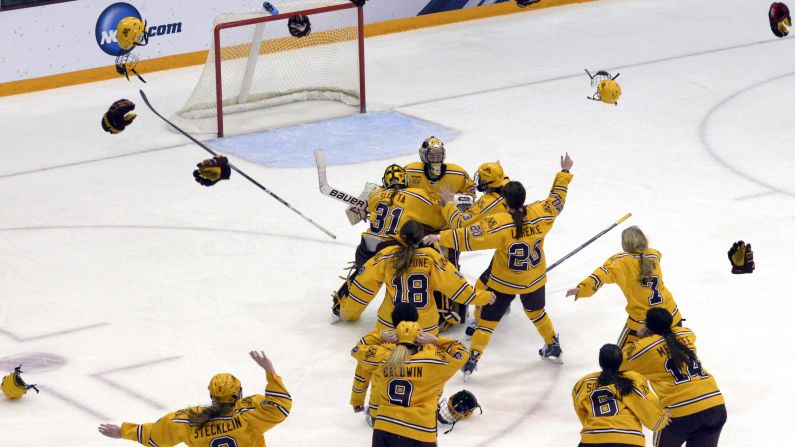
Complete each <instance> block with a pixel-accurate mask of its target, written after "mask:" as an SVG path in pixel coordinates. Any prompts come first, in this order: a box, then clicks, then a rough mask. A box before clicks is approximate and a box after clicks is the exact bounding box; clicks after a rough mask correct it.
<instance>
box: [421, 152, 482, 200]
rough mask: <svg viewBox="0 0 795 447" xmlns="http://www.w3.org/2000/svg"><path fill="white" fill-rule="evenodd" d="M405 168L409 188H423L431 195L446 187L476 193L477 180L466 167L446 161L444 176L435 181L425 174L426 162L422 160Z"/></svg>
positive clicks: (463, 192) (469, 193)
mask: <svg viewBox="0 0 795 447" xmlns="http://www.w3.org/2000/svg"><path fill="white" fill-rule="evenodd" d="M405 169H406V179H407V180H408V185H409V188H418V189H423V190H425V191H427V192H428V193H429V194H431V195H438V194H439V193H440V192H441V191H442V190H443V189H444V188H447V189H449V190H450V191H452V192H453V193H456V194H468V195H470V196H474V195H475V182H474V181H473V180H472V177H470V176H469V174H467V172H466V171H465V170H464V168H462V167H461V166H459V165H457V164H453V163H445V164H444V167H443V168H442V176H441V177H439V179H437V180H435V181H431V180H430V179H428V176H426V175H425V164H424V163H423V162H421V161H415V162H413V163H409V164H407V165H406V167H405Z"/></svg>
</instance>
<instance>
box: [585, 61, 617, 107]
mask: <svg viewBox="0 0 795 447" xmlns="http://www.w3.org/2000/svg"><path fill="white" fill-rule="evenodd" d="M585 72H586V73H587V74H588V77H590V78H591V87H596V92H595V93H594V94H593V96H589V97H588V99H590V100H592V101H601V102H603V103H605V104H615V105H618V98H620V97H621V86H620V85H618V82H616V78H618V76H619V75H620V74H621V73H618V74H616V75H615V76H612V75H611V74H610V73H608V72H606V71H597V72H596V74H595V75H592V74H591V72H589V71H588V70H587V69H586V70H585Z"/></svg>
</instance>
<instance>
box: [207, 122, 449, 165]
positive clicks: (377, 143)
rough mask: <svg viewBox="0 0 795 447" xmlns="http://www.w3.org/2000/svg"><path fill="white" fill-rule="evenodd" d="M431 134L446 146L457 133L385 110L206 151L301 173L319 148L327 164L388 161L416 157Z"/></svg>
mask: <svg viewBox="0 0 795 447" xmlns="http://www.w3.org/2000/svg"><path fill="white" fill-rule="evenodd" d="M432 135H433V136H436V137H437V138H439V139H441V140H442V141H444V142H448V141H450V140H452V139H454V138H455V137H456V136H458V132H457V131H455V130H452V129H448V128H446V127H443V126H440V125H438V124H435V123H432V122H430V121H425V120H422V119H419V118H414V117H412V116H408V115H404V114H402V113H398V112H390V111H385V112H375V113H368V114H363V115H354V116H348V117H344V118H336V119H331V120H326V121H319V122H315V123H308V124H301V125H297V126H291V127H284V128H279V129H272V130H268V131H263V132H257V133H252V134H247V135H240V136H233V137H227V138H223V139H219V140H213V141H211V142H210V146H211V147H212V148H213V149H214V150H216V151H217V152H220V153H222V154H226V155H233V156H235V157H239V158H242V159H244V160H247V161H250V162H253V163H257V164H260V165H263V166H267V167H269V168H303V167H311V166H315V157H314V151H315V149H323V152H325V154H326V161H327V162H328V164H329V165H337V164H354V163H364V162H368V161H378V160H392V159H395V158H397V157H402V156H405V155H411V154H416V153H417V150H418V149H419V147H420V145H422V141H423V140H425V139H426V138H428V137H429V136H432Z"/></svg>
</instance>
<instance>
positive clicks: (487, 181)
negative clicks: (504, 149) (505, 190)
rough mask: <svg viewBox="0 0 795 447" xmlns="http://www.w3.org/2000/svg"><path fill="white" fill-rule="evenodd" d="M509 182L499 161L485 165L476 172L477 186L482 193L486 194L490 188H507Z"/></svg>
mask: <svg viewBox="0 0 795 447" xmlns="http://www.w3.org/2000/svg"><path fill="white" fill-rule="evenodd" d="M509 181H510V179H509V178H508V177H506V176H505V172H504V171H503V170H502V166H500V162H499V161H493V162H489V163H483V164H482V165H480V167H478V170H477V172H475V186H476V187H477V189H478V191H480V192H484V191H486V189H488V188H491V189H494V188H499V187H500V186H505V185H506V184H507V183H508V182H509Z"/></svg>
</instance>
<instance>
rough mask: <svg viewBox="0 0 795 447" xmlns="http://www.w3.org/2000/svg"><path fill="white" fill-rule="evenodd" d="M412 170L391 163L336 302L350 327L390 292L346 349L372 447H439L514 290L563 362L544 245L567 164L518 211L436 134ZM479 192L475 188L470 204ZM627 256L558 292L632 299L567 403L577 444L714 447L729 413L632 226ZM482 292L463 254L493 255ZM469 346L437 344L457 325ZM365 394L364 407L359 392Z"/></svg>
mask: <svg viewBox="0 0 795 447" xmlns="http://www.w3.org/2000/svg"><path fill="white" fill-rule="evenodd" d="M419 152H420V160H421V161H420V162H415V163H411V164H409V165H407V166H405V167H401V166H399V165H390V166H389V167H387V169H386V170H385V172H384V176H383V178H382V185H381V187H380V188H377V189H376V190H375V191H372V192H371V193H369V195H368V197H367V198H366V199H367V214H366V216H364V217H363V220H366V221H367V223H368V224H369V227H368V229H367V230H366V231H365V232H364V233H362V238H361V243H360V244H359V247H358V248H357V250H356V256H355V261H354V263H353V266H352V267H351V269H350V271H349V275H348V277H347V279H346V280H345V283H344V284H343V285H342V286H341V287H340V288H339V289H338V290H337V291H336V292H335V293H334V294H333V306H332V312H333V314H334V317H335V318H338V319H340V320H345V321H351V320H358V319H359V318H360V316H361V314H362V312H363V310H364V309H365V307H366V306H367V305H368V304H369V303H370V302H371V301H372V300H373V298H374V297H375V296H376V295H377V294H378V291H379V290H380V288H381V286H382V285H386V292H385V296H384V299H383V301H382V303H381V305H380V307H379V309H378V317H377V321H376V325H375V329H374V330H373V331H372V332H370V333H368V334H366V335H365V336H364V337H362V338H361V339H360V340H359V342H358V344H357V345H356V346H355V347H354V348H353V351H352V355H353V356H354V358H356V360H357V368H356V372H355V374H354V381H353V389H352V393H351V401H350V403H351V405H352V406H353V409H354V411H355V412H361V411H364V410H365V408H366V409H367V412H366V417H367V419H368V422H369V423H370V424H371V425H372V426H373V429H374V431H373V443H372V445H373V446H374V447H385V446H401V447H402V446H416V447H427V446H434V445H436V431H437V420H438V421H439V422H444V423H454V422H455V421H457V420H459V419H462V418H464V417H466V416H468V415H469V414H471V412H472V410H473V409H474V408H475V407H476V405H477V401H476V400H475V399H474V396H471V393H468V392H459V393H456V394H455V395H454V396H452V397H451V398H450V399H449V400H448V401H447V402H446V403H445V402H442V403H441V404H440V403H439V397H440V395H441V391H442V388H443V386H444V384H445V382H446V381H447V380H449V378H450V377H452V376H453V375H454V374H455V372H456V371H458V370H459V369H460V370H461V371H462V372H463V374H464V380H465V381H466V380H467V378H468V377H469V376H470V375H471V374H473V373H474V372H475V370H476V368H477V365H478V363H479V362H480V361H481V359H482V357H483V353H484V351H485V348H486V346H487V345H488V343H489V340H490V338H491V335H492V334H493V332H494V330H495V329H496V328H497V326H498V325H499V322H500V320H501V319H502V317H503V316H504V315H505V314H506V312H507V311H508V309H509V307H510V304H511V302H512V301H513V299H514V298H515V297H516V296H517V295H518V296H519V297H520V300H521V302H522V307H523V309H524V312H525V314H526V315H527V317H528V318H529V319H530V321H531V322H532V323H533V325H534V326H535V328H536V330H537V331H538V333H539V335H540V336H541V337H542V338H543V339H544V345H543V346H542V347H541V349H539V351H538V353H539V356H540V357H541V358H542V359H544V360H547V361H550V362H553V363H558V364H559V363H562V362H561V357H562V352H563V351H562V349H561V345H560V338H559V335H558V333H557V332H556V330H555V328H554V325H553V323H552V319H551V317H550V316H549V315H548V314H547V312H546V311H545V309H544V306H545V299H546V295H545V290H544V286H545V283H546V279H547V278H546V272H547V266H546V260H545V256H544V238H545V237H546V235H547V234H548V233H549V231H550V230H551V228H552V225H553V224H554V222H555V219H556V218H557V217H558V216H559V215H560V213H561V212H562V210H563V207H564V205H565V202H566V196H567V192H568V185H569V183H570V182H571V180H572V178H573V175H572V174H571V173H570V170H571V168H572V166H573V161H572V159H571V158H570V157H569V155H568V154H565V155H564V156H561V158H560V167H561V170H560V171H559V172H558V173H556V174H555V178H554V180H553V183H552V188H551V189H550V192H549V195H548V196H547V197H546V198H544V199H543V200H540V201H536V202H532V203H526V194H525V189H524V187H523V186H522V184H521V183H520V182H516V181H511V180H510V179H509V178H508V177H507V176H506V175H505V173H504V171H503V168H502V166H500V164H499V162H489V163H484V164H482V165H481V166H480V167H479V168H478V170H477V172H476V173H475V175H474V181H473V180H472V179H471V178H470V176H469V175H468V174H467V173H466V171H464V170H463V169H462V168H461V167H460V166H458V165H455V164H452V163H445V148H444V144H443V143H442V141H440V140H439V139H437V138H435V137H430V138H428V139H426V140H425V141H424V142H423V144H422V146H421V148H420V151H419ZM475 191H478V192H481V193H482V195H481V196H480V198H478V199H477V200H475V197H474V196H475ZM621 239H622V249H623V251H622V252H620V253H618V254H616V255H613V256H611V257H610V258H609V259H608V260H607V261H606V262H605V263H604V265H602V266H600V267H599V268H597V269H596V270H595V271H594V272H593V273H592V274H590V275H588V277H586V278H585V279H584V280H583V281H582V282H580V283H579V284H578V285H577V287H575V288H572V289H570V290H568V291H567V293H566V296H574V297H575V300H576V299H578V298H585V297H590V296H592V295H594V293H596V291H598V290H599V288H600V287H601V286H602V285H604V284H607V283H614V284H617V285H618V286H619V287H620V288H621V290H622V292H623V293H624V296H625V297H626V299H627V307H626V311H627V314H628V317H627V323H626V326H625V327H624V329H623V331H622V332H621V335H620V337H619V340H618V343H617V344H607V345H604V346H603V347H602V349H601V350H600V353H599V364H600V366H601V371H600V372H596V373H592V374H588V375H586V376H585V377H583V378H582V379H580V380H579V381H578V382H577V384H576V385H575V387H574V390H573V392H572V399H573V401H574V406H575V410H576V413H577V415H578V417H579V418H580V421H581V422H582V425H583V429H582V431H581V443H580V446H582V447H585V446H602V447H608V446H643V445H645V438H644V436H643V432H642V427H641V425H644V426H646V427H647V428H649V429H650V430H652V431H653V432H654V443H655V446H658V447H671V446H681V445H682V444H684V443H685V442H687V445H688V446H696V447H700V446H703V447H707V446H716V445H717V443H718V438H719V436H720V432H721V429H722V427H723V424H724V423H725V421H726V408H725V406H724V401H723V397H722V395H721V392H720V390H719V389H718V387H717V384H716V382H715V378H714V377H713V376H712V375H711V374H709V373H708V372H707V371H706V370H705V369H704V368H703V367H702V366H701V362H700V361H699V359H698V357H697V355H696V349H695V345H694V341H695V334H694V333H693V331H692V330H690V329H687V328H685V327H683V326H682V321H683V319H682V315H681V312H680V311H679V308H678V307H677V305H676V302H675V301H674V298H673V296H672V294H671V292H670V291H668V289H667V288H666V287H665V284H664V283H663V277H662V271H661V269H660V258H661V254H660V252H659V251H657V250H654V249H653V248H650V247H649V246H648V242H647V239H646V236H645V235H644V233H643V232H642V231H641V230H640V229H639V228H638V227H634V226H633V227H629V228H627V229H626V230H624V231H623V233H622V237H621ZM491 249H493V250H494V252H493V257H492V260H491V263H490V265H489V266H488V267H487V268H486V270H485V271H484V272H483V274H482V275H480V277H479V279H478V280H477V282H476V284H475V285H474V286H473V285H471V284H469V283H468V282H467V281H466V279H465V278H464V277H463V276H462V275H461V273H460V272H459V270H458V269H459V257H460V256H459V255H460V252H463V251H474V250H491ZM467 306H475V311H474V312H473V313H474V318H471V319H470V320H469V321H468V322H467V325H468V326H469V327H468V328H467V334H468V335H471V336H472V338H471V341H470V345H469V348H468V349H467V348H466V347H465V346H464V345H463V344H462V343H460V342H458V341H456V340H452V339H449V338H446V337H442V336H439V335H438V334H439V332H440V331H442V330H444V329H445V328H447V327H449V326H451V325H455V324H459V323H463V322H464V320H465V318H466V315H467ZM368 387H369V388H371V391H370V400H369V403H368V405H367V406H365V394H366V392H367V389H368Z"/></svg>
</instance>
